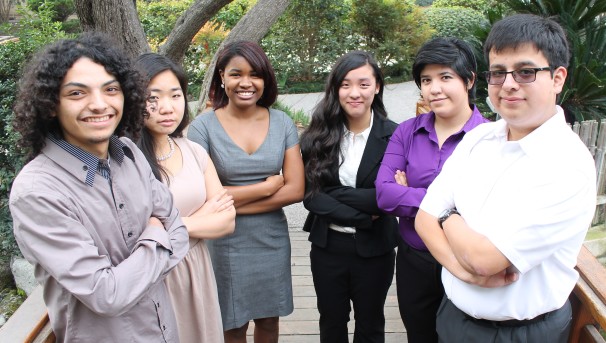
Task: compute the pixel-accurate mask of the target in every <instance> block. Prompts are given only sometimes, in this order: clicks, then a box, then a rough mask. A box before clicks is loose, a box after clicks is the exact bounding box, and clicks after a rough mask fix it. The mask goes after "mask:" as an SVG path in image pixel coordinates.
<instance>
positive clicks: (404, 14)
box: [351, 0, 431, 76]
mask: <svg viewBox="0 0 606 343" xmlns="http://www.w3.org/2000/svg"><path fill="white" fill-rule="evenodd" d="M351 17H352V22H353V23H352V26H353V28H354V32H356V33H358V34H359V35H360V36H361V37H360V40H361V43H362V46H364V47H366V49H368V50H370V51H372V52H373V53H374V55H375V58H376V59H377V61H378V63H379V65H380V66H381V68H382V69H383V72H384V74H385V75H386V76H391V75H402V74H403V73H404V72H405V71H406V70H410V65H411V63H412V62H411V61H412V59H413V57H414V54H415V53H416V51H417V50H418V48H419V47H420V46H421V45H422V44H423V42H425V41H426V40H427V39H428V38H429V37H430V33H431V29H430V27H429V26H428V25H427V24H426V23H425V21H424V20H423V18H422V12H421V11H420V10H419V9H418V8H417V6H416V5H415V4H414V2H413V1H412V0H405V1H402V0H359V1H355V2H353V8H352V15H351Z"/></svg>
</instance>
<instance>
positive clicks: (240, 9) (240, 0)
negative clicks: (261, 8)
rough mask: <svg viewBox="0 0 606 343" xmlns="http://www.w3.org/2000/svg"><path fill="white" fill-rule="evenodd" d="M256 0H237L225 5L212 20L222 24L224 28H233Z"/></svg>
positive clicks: (219, 24)
mask: <svg viewBox="0 0 606 343" xmlns="http://www.w3.org/2000/svg"><path fill="white" fill-rule="evenodd" d="M255 2H256V1H254V0H235V1H233V2H231V3H230V4H229V5H227V6H225V7H223V8H222V9H221V10H220V11H219V12H218V13H217V14H215V16H214V17H213V18H212V19H211V21H212V22H213V23H214V24H215V25H218V26H222V28H223V29H224V30H231V29H233V28H234V26H236V24H237V23H238V21H239V20H240V18H242V17H243V16H244V15H245V14H246V12H248V10H249V9H250V8H251V7H252V6H253V5H254V3H255Z"/></svg>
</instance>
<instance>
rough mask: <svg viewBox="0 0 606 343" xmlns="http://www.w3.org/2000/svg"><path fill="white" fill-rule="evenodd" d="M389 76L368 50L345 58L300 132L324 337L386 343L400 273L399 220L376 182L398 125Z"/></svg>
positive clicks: (307, 223)
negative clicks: (390, 298)
mask: <svg viewBox="0 0 606 343" xmlns="http://www.w3.org/2000/svg"><path fill="white" fill-rule="evenodd" d="M383 88H384V84H383V76H382V75H381V71H380V69H379V67H378V66H377V63H376V62H375V61H374V59H373V58H372V56H371V55H370V54H368V53H367V52H364V51H353V52H350V53H347V54H345V55H343V56H342V57H341V58H340V59H339V60H338V61H337V63H336V64H335V66H334V67H333V70H332V72H331V73H330V76H329V77H328V80H327V82H326V90H325V94H324V97H323V99H322V100H321V102H320V103H319V104H318V106H317V107H316V109H315V111H314V114H313V117H312V120H311V123H310V125H309V127H308V129H307V130H306V131H305V132H304V133H303V135H302V136H301V151H302V154H303V161H304V163H305V179H306V187H305V193H306V195H305V199H304V200H303V204H304V205H305V208H307V209H308V210H309V215H308V217H307V220H306V221H305V225H304V226H303V229H304V230H305V231H308V232H309V240H310V241H311V242H312V245H311V253H310V259H311V271H312V276H313V281H314V288H315V290H316V295H317V299H318V311H319V312H320V339H321V342H330V343H340V342H348V332H347V322H348V321H349V314H350V311H351V308H350V301H351V302H352V303H353V307H354V312H355V320H356V328H355V332H354V341H355V342H384V341H385V316H384V314H383V307H384V305H385V298H386V297H387V291H388V290H389V286H390V285H391V281H392V279H393V271H394V256H395V253H394V247H395V246H396V242H397V222H396V219H395V217H392V216H389V215H385V214H383V213H382V212H381V210H379V208H378V207H377V202H376V191H375V185H374V182H375V179H376V177H377V172H378V170H379V166H380V164H381V159H382V158H383V153H384V152H385V148H386V147H387V144H388V143H389V138H390V136H391V134H392V132H393V131H394V130H395V128H396V126H397V124H396V123H394V122H392V121H391V120H389V119H387V113H386V111H385V106H384V105H383Z"/></svg>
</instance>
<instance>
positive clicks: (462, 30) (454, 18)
mask: <svg viewBox="0 0 606 343" xmlns="http://www.w3.org/2000/svg"><path fill="white" fill-rule="evenodd" d="M425 18H426V19H427V22H428V23H429V26H431V27H432V28H433V29H434V30H435V33H434V35H433V37H457V38H460V39H465V40H466V39H470V38H471V37H473V34H474V32H475V31H476V30H477V29H478V28H482V27H487V26H488V20H487V19H486V18H485V17H484V15H482V13H480V12H478V11H476V10H473V9H471V8H466V7H430V8H428V9H426V10H425Z"/></svg>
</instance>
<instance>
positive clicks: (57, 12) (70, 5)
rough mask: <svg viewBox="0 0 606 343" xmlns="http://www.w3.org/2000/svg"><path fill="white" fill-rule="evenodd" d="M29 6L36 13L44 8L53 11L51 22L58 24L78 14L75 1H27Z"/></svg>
mask: <svg viewBox="0 0 606 343" xmlns="http://www.w3.org/2000/svg"><path fill="white" fill-rule="evenodd" d="M27 6H28V7H29V8H31V9H32V10H33V11H35V12H39V11H40V10H41V9H42V8H45V9H49V10H51V11H52V12H53V14H52V16H51V20H52V21H58V22H64V21H65V19H67V17H69V16H70V15H72V14H74V13H76V6H75V5H74V0H27Z"/></svg>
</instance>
